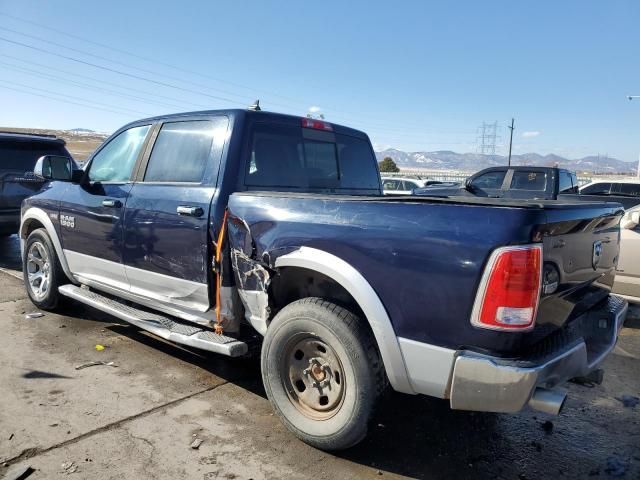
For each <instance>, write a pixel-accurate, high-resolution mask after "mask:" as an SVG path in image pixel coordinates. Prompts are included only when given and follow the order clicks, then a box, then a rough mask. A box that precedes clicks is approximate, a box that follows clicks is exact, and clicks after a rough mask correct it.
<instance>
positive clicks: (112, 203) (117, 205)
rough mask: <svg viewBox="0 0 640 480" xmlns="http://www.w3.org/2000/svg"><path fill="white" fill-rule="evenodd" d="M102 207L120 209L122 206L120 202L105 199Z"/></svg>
mask: <svg viewBox="0 0 640 480" xmlns="http://www.w3.org/2000/svg"><path fill="white" fill-rule="evenodd" d="M102 206H103V207H109V208H120V207H121V206H122V202H121V201H120V200H111V199H107V200H103V201H102Z"/></svg>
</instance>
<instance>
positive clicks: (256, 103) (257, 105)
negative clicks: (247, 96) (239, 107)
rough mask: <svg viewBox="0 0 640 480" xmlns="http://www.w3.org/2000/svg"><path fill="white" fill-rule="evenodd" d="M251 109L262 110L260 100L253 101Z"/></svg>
mask: <svg viewBox="0 0 640 480" xmlns="http://www.w3.org/2000/svg"><path fill="white" fill-rule="evenodd" d="M249 110H253V111H254V112H259V111H260V110H262V109H261V108H260V100H256V101H255V102H253V105H251V106H250V107H249Z"/></svg>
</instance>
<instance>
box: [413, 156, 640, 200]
mask: <svg viewBox="0 0 640 480" xmlns="http://www.w3.org/2000/svg"><path fill="white" fill-rule="evenodd" d="M414 194H415V195H429V196H458V195H462V196H473V197H492V198H518V199H532V200H563V199H564V200H569V201H585V202H594V201H603V202H617V203H620V204H621V205H622V206H623V207H624V208H631V207H633V206H635V205H638V204H640V196H636V195H631V194H626V193H622V192H617V191H615V188H611V189H610V191H605V190H604V189H600V190H591V189H587V190H583V191H580V187H579V185H578V178H577V177H576V174H575V173H574V172H571V171H569V170H566V169H564V168H557V167H529V166H517V167H508V166H502V167H490V168H485V169H484V170H480V171H479V172H477V173H475V174H473V175H471V176H470V177H469V178H467V180H466V181H465V182H464V183H463V184H462V185H460V186H453V187H439V186H437V185H436V186H434V187H428V188H421V189H417V190H415V191H414Z"/></svg>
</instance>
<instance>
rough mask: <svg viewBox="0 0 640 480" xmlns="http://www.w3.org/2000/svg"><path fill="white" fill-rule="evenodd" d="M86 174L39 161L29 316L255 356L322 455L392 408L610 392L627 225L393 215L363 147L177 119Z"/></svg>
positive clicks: (311, 126)
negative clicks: (393, 403) (597, 386)
mask: <svg viewBox="0 0 640 480" xmlns="http://www.w3.org/2000/svg"><path fill="white" fill-rule="evenodd" d="M71 168H72V165H71V163H69V162H65V161H64V159H61V157H44V158H42V159H40V160H39V162H38V164H37V165H36V168H35V174H36V175H38V176H40V177H43V178H46V179H47V180H48V181H49V183H48V184H47V186H46V188H45V189H44V190H43V191H42V192H41V193H38V194H36V195H34V196H32V197H30V198H28V199H26V200H25V201H24V202H23V206H22V224H21V228H20V238H21V242H22V246H23V263H24V272H25V273H24V280H25V286H26V289H27V292H28V295H29V298H30V299H31V301H32V302H33V303H34V304H35V305H36V306H37V307H38V308H41V309H45V310H51V309H55V308H56V306H57V304H58V301H59V300H60V298H61V297H70V298H73V299H76V300H78V301H80V302H83V303H85V304H87V305H90V306H92V307H94V308H96V309H98V310H102V311H104V312H107V313H109V314H111V315H114V316H116V317H118V318H120V319H123V320H125V321H127V322H130V323H132V324H134V325H136V326H137V327H139V328H141V329H144V330H147V331H149V332H152V333H154V334H156V335H158V336H160V337H162V338H165V339H168V340H170V341H172V342H175V343H178V344H182V345H187V346H190V347H197V348H201V349H204V350H209V351H212V352H217V353H220V354H223V355H227V356H231V357H240V356H245V355H247V354H249V353H250V352H254V351H260V356H261V370H262V379H263V382H264V387H265V391H266V394H267V397H268V398H269V400H270V402H271V404H272V405H273V408H274V409H275V411H276V412H277V414H278V415H279V416H280V417H281V419H282V420H283V422H284V424H285V425H286V426H287V427H288V428H289V429H290V430H291V431H292V432H293V433H295V434H296V435H297V436H298V437H299V438H301V439H302V440H304V441H305V442H307V443H309V444H311V445H313V446H315V447H318V448H322V449H341V448H346V447H349V446H351V445H354V444H356V443H357V442H359V441H360V440H361V439H362V438H363V437H364V436H365V434H366V432H367V425H368V424H369V421H370V420H371V419H372V413H373V411H374V408H375V406H376V404H377V403H378V400H379V398H380V395H381V394H382V393H383V392H384V391H385V390H386V389H387V387H388V386H391V388H393V389H394V390H396V391H398V392H403V393H407V394H423V395H430V396H433V397H438V398H443V399H447V400H448V401H449V403H450V405H451V408H454V409H462V410H477V411H491V412H517V411H519V410H521V409H522V408H524V407H526V406H527V405H529V406H531V407H533V408H535V409H538V410H541V411H543V412H547V413H551V414H554V413H558V412H559V411H560V409H561V407H562V405H563V402H564V399H565V395H566V394H565V392H564V391H562V390H559V389H558V388H557V387H559V386H560V385H562V384H563V383H564V382H565V381H567V380H569V379H571V378H574V377H587V378H589V379H592V380H593V381H598V380H599V379H600V377H601V376H600V374H599V372H600V368H601V363H602V361H603V360H604V358H605V357H606V356H607V354H608V353H609V352H610V351H611V350H612V348H613V347H614V345H615V343H616V339H617V335H618V330H619V328H620V327H621V325H622V321H623V319H624V316H625V312H626V308H627V304H626V302H625V301H624V300H622V299H620V298H619V297H616V296H612V295H610V287H611V285H612V284H613V280H614V272H615V270H614V269H615V264H616V259H617V256H618V235H619V228H618V224H619V222H620V218H621V217H622V214H623V210H622V209H621V208H620V207H619V206H618V205H615V204H613V205H612V204H603V203H586V202H576V203H571V202H544V201H540V202H531V201H517V200H505V199H491V198H455V199H453V198H451V199H447V198H431V197H417V196H407V197H388V196H387V197H385V196H383V192H382V185H381V181H380V176H379V172H378V167H377V163H376V158H375V155H374V151H373V148H372V146H371V143H370V141H369V139H368V137H367V135H366V134H364V133H362V132H360V131H357V130H353V129H351V128H347V127H343V126H339V125H333V124H330V123H327V122H324V121H319V120H314V119H308V118H299V117H294V116H288V115H280V114H274V113H267V112H261V111H253V110H249V111H244V110H224V111H209V112H199V113H188V114H176V115H168V116H163V117H155V118H149V119H145V120H140V121H137V122H133V123H131V124H129V125H126V126H125V127H123V128H121V129H120V130H118V131H117V132H116V133H115V134H113V135H112V136H111V137H110V138H109V139H108V140H107V141H106V142H105V143H104V144H103V145H102V146H101V147H99V148H98V150H97V151H96V152H95V153H94V154H93V155H92V157H91V158H90V160H89V163H88V165H87V166H86V168H85V170H84V171H81V172H73V171H70V170H71ZM425 218H427V219H428V221H425ZM452 219H455V222H453V221H452ZM577 223H579V224H580V228H574V227H575V225H576V224H577ZM558 245H561V246H563V248H558V247H557V246H558ZM596 320H597V322H598V328H597V329H594V328H593V326H592V325H593V323H594V321H596ZM160 369H161V367H160Z"/></svg>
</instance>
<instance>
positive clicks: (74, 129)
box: [68, 128, 96, 133]
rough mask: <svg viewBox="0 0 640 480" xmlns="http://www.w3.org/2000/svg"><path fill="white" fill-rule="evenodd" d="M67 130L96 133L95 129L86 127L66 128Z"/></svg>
mask: <svg viewBox="0 0 640 480" xmlns="http://www.w3.org/2000/svg"><path fill="white" fill-rule="evenodd" d="M68 131H69V132H74V133H96V131H95V130H90V129H88V128H72V129H71V130H68Z"/></svg>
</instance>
